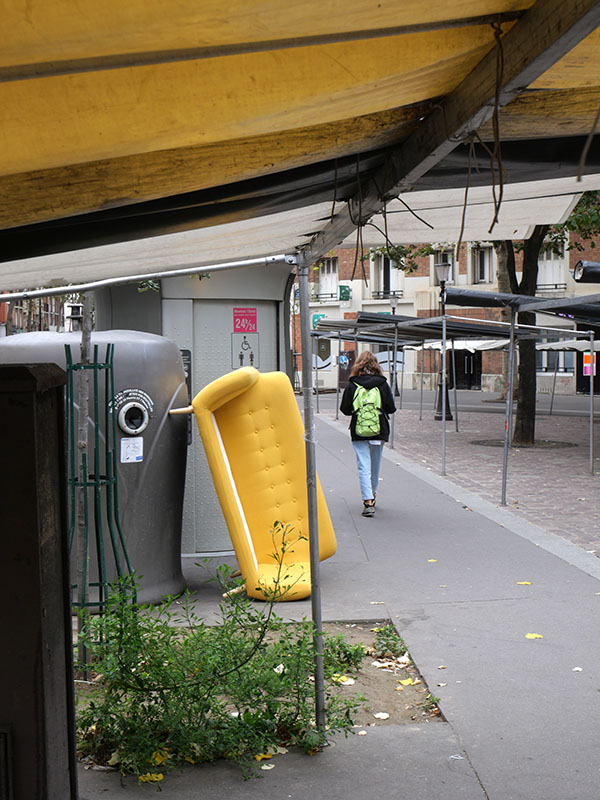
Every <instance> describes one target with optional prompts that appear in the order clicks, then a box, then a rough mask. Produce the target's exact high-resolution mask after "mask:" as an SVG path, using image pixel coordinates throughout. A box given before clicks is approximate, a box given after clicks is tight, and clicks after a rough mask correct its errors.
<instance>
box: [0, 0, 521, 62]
mask: <svg viewBox="0 0 600 800" xmlns="http://www.w3.org/2000/svg"><path fill="white" fill-rule="evenodd" d="M532 2H533V0H437V1H436V2H429V3H424V2H422V0H401V2H399V0H381V2H377V3H373V2H372V0H329V2H321V1H320V0H302V2H299V1H298V0H290V1H289V2H282V0H259V1H258V2H256V1H255V2H251V1H250V0H230V2H227V3H223V2H217V0H169V1H168V2H165V0H129V2H126V3H125V2H122V0H102V2H99V1H98V0H51V2H50V0H1V2H0V19H2V29H3V32H4V33H3V35H1V38H0V64H2V65H15V64H29V63H38V62H42V61H54V60H64V59H78V58H93V57H95V56H103V55H116V54H120V53H140V52H144V51H160V50H171V49H185V48H192V47H213V46H222V45H228V44H234V43H239V42H257V41H269V40H277V39H290V38H301V37H305V36H316V35H324V34H325V35H326V34H333V33H338V32H342V33H343V32H349V31H361V30H373V29H378V28H389V27H395V26H400V25H415V24H428V23H439V22H443V21H445V20H459V19H465V18H469V17H474V16H479V15H483V14H494V13H500V12H504V11H515V10H520V9H524V8H527V7H529V6H530V5H532Z"/></svg>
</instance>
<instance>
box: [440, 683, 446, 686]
mask: <svg viewBox="0 0 600 800" xmlns="http://www.w3.org/2000/svg"><path fill="white" fill-rule="evenodd" d="M438 686H448V684H447V683H438Z"/></svg>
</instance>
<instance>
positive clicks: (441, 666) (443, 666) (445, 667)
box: [438, 664, 448, 669]
mask: <svg viewBox="0 0 600 800" xmlns="http://www.w3.org/2000/svg"><path fill="white" fill-rule="evenodd" d="M438 669H448V667H447V666H446V665H445V664H440V665H439V667H438Z"/></svg>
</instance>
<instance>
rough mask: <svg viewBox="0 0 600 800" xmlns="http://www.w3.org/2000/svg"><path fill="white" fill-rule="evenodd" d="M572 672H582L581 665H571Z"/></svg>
mask: <svg viewBox="0 0 600 800" xmlns="http://www.w3.org/2000/svg"><path fill="white" fill-rule="evenodd" d="M573 672H583V667H573Z"/></svg>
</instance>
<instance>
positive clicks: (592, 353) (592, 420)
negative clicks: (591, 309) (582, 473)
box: [590, 331, 596, 475]
mask: <svg viewBox="0 0 600 800" xmlns="http://www.w3.org/2000/svg"><path fill="white" fill-rule="evenodd" d="M595 353H596V351H595V349H594V331H590V473H591V474H592V475H593V474H594V372H595V369H594V367H595V363H594V357H595Z"/></svg>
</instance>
